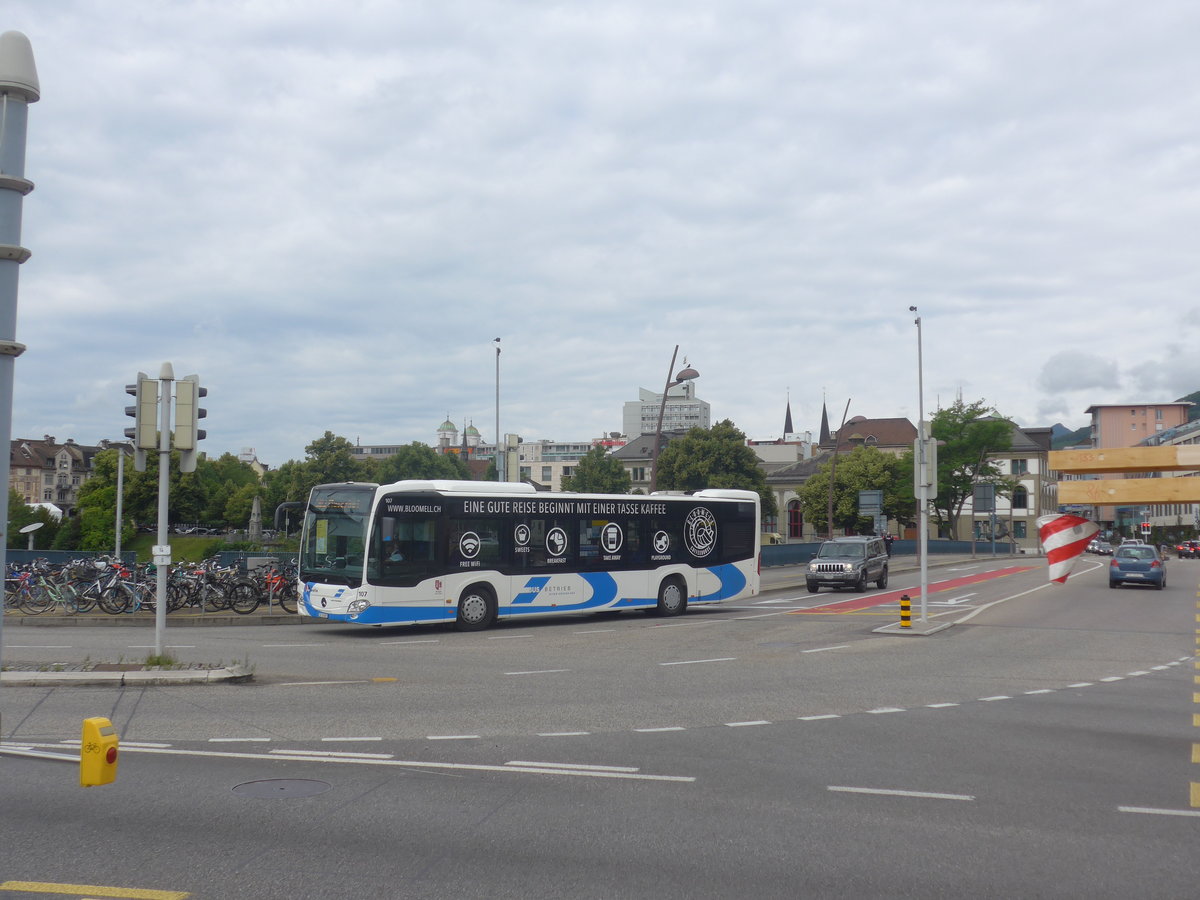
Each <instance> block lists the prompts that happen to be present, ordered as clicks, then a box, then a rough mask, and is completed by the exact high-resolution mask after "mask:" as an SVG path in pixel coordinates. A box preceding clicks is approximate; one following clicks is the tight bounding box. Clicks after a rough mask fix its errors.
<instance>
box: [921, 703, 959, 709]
mask: <svg viewBox="0 0 1200 900" xmlns="http://www.w3.org/2000/svg"><path fill="white" fill-rule="evenodd" d="M952 706H958V704H957V703H926V704H925V708H926V709H949V708H950V707H952Z"/></svg>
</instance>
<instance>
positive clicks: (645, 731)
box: [633, 725, 684, 734]
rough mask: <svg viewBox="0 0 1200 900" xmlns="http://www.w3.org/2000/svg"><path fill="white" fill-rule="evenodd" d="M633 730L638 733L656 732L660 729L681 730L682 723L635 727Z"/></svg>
mask: <svg viewBox="0 0 1200 900" xmlns="http://www.w3.org/2000/svg"><path fill="white" fill-rule="evenodd" d="M633 730H634V731H636V732H638V733H640V734H657V733H658V732H660V731H683V730H684V728H683V726H682V725H667V726H666V727H664V728H635V729H633Z"/></svg>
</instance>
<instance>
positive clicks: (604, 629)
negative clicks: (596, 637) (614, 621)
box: [571, 628, 617, 634]
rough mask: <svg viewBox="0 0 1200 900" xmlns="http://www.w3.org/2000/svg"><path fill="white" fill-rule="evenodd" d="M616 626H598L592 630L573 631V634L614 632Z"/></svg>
mask: <svg viewBox="0 0 1200 900" xmlns="http://www.w3.org/2000/svg"><path fill="white" fill-rule="evenodd" d="M616 630H617V629H615V628H596V629H593V630H591V631H572V632H571V634H612V633H613V632H614V631H616Z"/></svg>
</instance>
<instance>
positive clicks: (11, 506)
mask: <svg viewBox="0 0 1200 900" xmlns="http://www.w3.org/2000/svg"><path fill="white" fill-rule="evenodd" d="M34 522H41V523H42V527H41V528H39V529H38V530H37V531H35V532H34V534H33V547H34V549H35V550H36V549H39V548H42V549H44V548H46V547H50V546H53V544H54V538H55V536H56V535H57V534H58V530H59V527H60V526H59V521H58V519H56V518H54V516H53V515H52V514H51V513H50V510H48V509H45V508H44V507H40V506H37V507H34V506H29V505H28V504H26V503H25V498H24V497H22V496H21V495H20V494H18V493H17V492H16V491H14V490H13V489H12V488H11V487H10V488H9V489H8V541H7V544H6V546H8V547H13V548H16V549H18V550H24V549H25V548H26V547H28V546H29V535H27V534H21V529H22V528H24V527H25V526H26V525H32V524H33V523H34Z"/></svg>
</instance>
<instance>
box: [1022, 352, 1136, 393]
mask: <svg viewBox="0 0 1200 900" xmlns="http://www.w3.org/2000/svg"><path fill="white" fill-rule="evenodd" d="M1119 386H1120V379H1119V377H1118V373H1117V366H1116V363H1114V362H1113V361H1112V360H1108V359H1104V358H1103V357H1101V356H1097V355H1096V354H1093V353H1085V352H1083V351H1081V350H1064V351H1062V352H1060V353H1056V354H1054V355H1053V356H1051V357H1050V358H1049V359H1048V360H1046V362H1045V364H1043V366H1042V371H1041V374H1040V375H1039V376H1038V387H1039V388H1041V389H1042V390H1043V391H1046V392H1047V393H1049V394H1058V393H1063V392H1066V391H1087V390H1107V389H1111V388H1117V387H1119Z"/></svg>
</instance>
